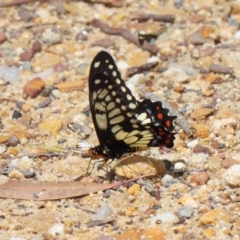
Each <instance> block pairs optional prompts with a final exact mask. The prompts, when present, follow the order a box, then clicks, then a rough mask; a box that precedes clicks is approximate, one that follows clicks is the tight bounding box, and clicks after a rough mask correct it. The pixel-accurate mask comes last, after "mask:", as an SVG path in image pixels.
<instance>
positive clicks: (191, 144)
mask: <svg viewBox="0 0 240 240" xmlns="http://www.w3.org/2000/svg"><path fill="white" fill-rule="evenodd" d="M198 143H199V142H198V140H197V139H195V140H193V141H191V142H189V143H188V144H187V147H188V148H195V147H196V146H197V145H198Z"/></svg>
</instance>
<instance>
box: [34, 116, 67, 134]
mask: <svg viewBox="0 0 240 240" xmlns="http://www.w3.org/2000/svg"><path fill="white" fill-rule="evenodd" d="M62 126H63V123H62V121H61V120H60V119H57V118H55V119H44V120H43V121H42V122H41V123H40V124H39V125H38V129H39V130H40V131H45V130H47V131H49V132H50V134H51V135H57V134H58V133H59V131H60V130H61V129H62Z"/></svg>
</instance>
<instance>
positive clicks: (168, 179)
mask: <svg viewBox="0 0 240 240" xmlns="http://www.w3.org/2000/svg"><path fill="white" fill-rule="evenodd" d="M174 182H175V180H174V178H173V177H172V176H171V175H168V174H166V175H164V177H163V178H162V179H161V183H162V185H163V186H164V187H169V186H170V185H171V184H173V183H174Z"/></svg>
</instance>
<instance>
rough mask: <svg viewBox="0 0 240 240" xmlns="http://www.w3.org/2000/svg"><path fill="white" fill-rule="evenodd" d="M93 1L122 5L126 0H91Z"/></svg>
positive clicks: (108, 4) (109, 4) (113, 5)
mask: <svg viewBox="0 0 240 240" xmlns="http://www.w3.org/2000/svg"><path fill="white" fill-rule="evenodd" d="M89 2H91V3H102V4H104V5H107V6H110V7H122V6H123V4H124V0H90V1H89Z"/></svg>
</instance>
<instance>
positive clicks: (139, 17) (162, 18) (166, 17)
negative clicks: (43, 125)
mask: <svg viewBox="0 0 240 240" xmlns="http://www.w3.org/2000/svg"><path fill="white" fill-rule="evenodd" d="M150 19H152V20H154V21H158V22H169V23H173V22H174V17H173V16H172V15H169V14H168V15H160V14H138V15H136V16H134V17H133V18H132V20H137V21H139V22H146V21H148V20H150Z"/></svg>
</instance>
